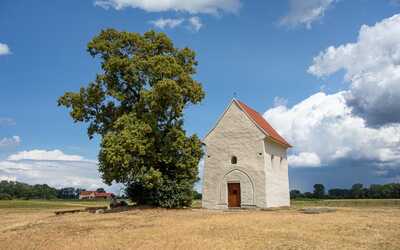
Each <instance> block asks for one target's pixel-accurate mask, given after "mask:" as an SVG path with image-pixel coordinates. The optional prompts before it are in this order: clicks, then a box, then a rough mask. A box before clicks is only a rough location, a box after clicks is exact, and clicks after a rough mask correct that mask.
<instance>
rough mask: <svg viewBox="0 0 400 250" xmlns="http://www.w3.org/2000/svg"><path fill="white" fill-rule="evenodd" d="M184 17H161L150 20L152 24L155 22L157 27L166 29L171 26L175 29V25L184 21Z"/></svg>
mask: <svg viewBox="0 0 400 250" xmlns="http://www.w3.org/2000/svg"><path fill="white" fill-rule="evenodd" d="M183 21H184V19H183V18H177V19H173V18H165V19H164V18H159V19H157V20H154V21H150V23H151V24H153V25H154V26H155V27H157V28H160V29H166V28H170V29H173V28H175V27H178V26H179V25H181V24H182V23H183Z"/></svg>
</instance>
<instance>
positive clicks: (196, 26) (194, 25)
mask: <svg viewBox="0 0 400 250" xmlns="http://www.w3.org/2000/svg"><path fill="white" fill-rule="evenodd" d="M188 22H189V28H190V29H191V30H193V31H196V32H198V31H199V30H200V29H201V27H203V23H202V22H201V19H200V17H198V16H193V17H191V18H189V19H188Z"/></svg>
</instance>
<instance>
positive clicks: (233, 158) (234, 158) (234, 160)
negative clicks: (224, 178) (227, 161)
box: [231, 156, 237, 164]
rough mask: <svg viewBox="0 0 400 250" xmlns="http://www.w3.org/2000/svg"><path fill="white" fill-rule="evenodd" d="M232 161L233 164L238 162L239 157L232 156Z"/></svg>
mask: <svg viewBox="0 0 400 250" xmlns="http://www.w3.org/2000/svg"><path fill="white" fill-rule="evenodd" d="M231 163H232V164H237V157H236V156H232V158H231Z"/></svg>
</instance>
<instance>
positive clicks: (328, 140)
mask: <svg viewBox="0 0 400 250" xmlns="http://www.w3.org/2000/svg"><path fill="white" fill-rule="evenodd" d="M347 94H348V93H347V92H346V91H342V92H339V93H335V94H331V95H329V94H325V93H323V92H320V93H317V94H314V95H312V96H310V97H309V98H307V99H305V100H304V101H302V102H300V103H298V104H296V105H294V106H293V107H291V108H288V107H286V106H285V105H281V106H277V107H274V108H271V109H269V110H267V112H265V114H264V117H265V118H266V119H267V120H268V121H269V122H270V123H271V124H272V125H273V126H274V127H275V128H276V129H277V130H278V131H279V132H280V133H281V134H282V135H283V136H284V137H285V138H287V139H288V141H289V142H290V143H291V144H292V145H294V149H293V150H294V152H292V156H289V157H288V160H289V162H290V163H291V165H292V166H294V167H298V166H302V167H313V166H314V167H315V166H319V165H325V164H326V165H328V164H332V163H334V162H336V161H338V160H349V159H351V160H354V161H370V162H373V163H374V164H375V165H376V166H377V167H378V166H379V167H381V168H384V169H385V168H389V167H392V166H393V165H395V166H398V165H399V164H400V124H392V125H390V126H384V127H380V128H371V127H368V126H367V124H366V122H365V120H364V119H363V118H361V117H358V116H355V115H353V113H352V109H351V107H349V106H348V105H347V102H346V96H347Z"/></svg>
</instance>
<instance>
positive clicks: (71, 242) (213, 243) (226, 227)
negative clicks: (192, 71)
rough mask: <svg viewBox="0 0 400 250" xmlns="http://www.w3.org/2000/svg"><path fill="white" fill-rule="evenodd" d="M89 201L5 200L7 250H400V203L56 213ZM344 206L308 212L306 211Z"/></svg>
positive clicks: (0, 235) (2, 244)
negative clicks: (255, 208)
mask: <svg viewBox="0 0 400 250" xmlns="http://www.w3.org/2000/svg"><path fill="white" fill-rule="evenodd" d="M95 205H102V204H101V203H100V204H98V203H90V202H86V203H85V202H83V203H82V202H46V201H0V221H1V224H0V249H85V250H89V249H400V201H398V200H397V201H395V200H381V201H367V200H360V201H318V202H312V201H311V202H309V201H305V202H295V203H294V204H293V206H292V208H291V209H287V210H279V211H230V212H221V211H207V210H202V209H182V210H165V209H137V210H131V211H127V212H121V213H110V214H89V213H78V214H68V215H61V216H55V215H54V211H56V210H59V209H69V208H71V209H73V208H79V207H82V206H95ZM316 206H319V207H324V206H329V207H337V211H336V212H332V213H322V214H303V213H301V212H300V211H299V209H300V208H303V207H316Z"/></svg>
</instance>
